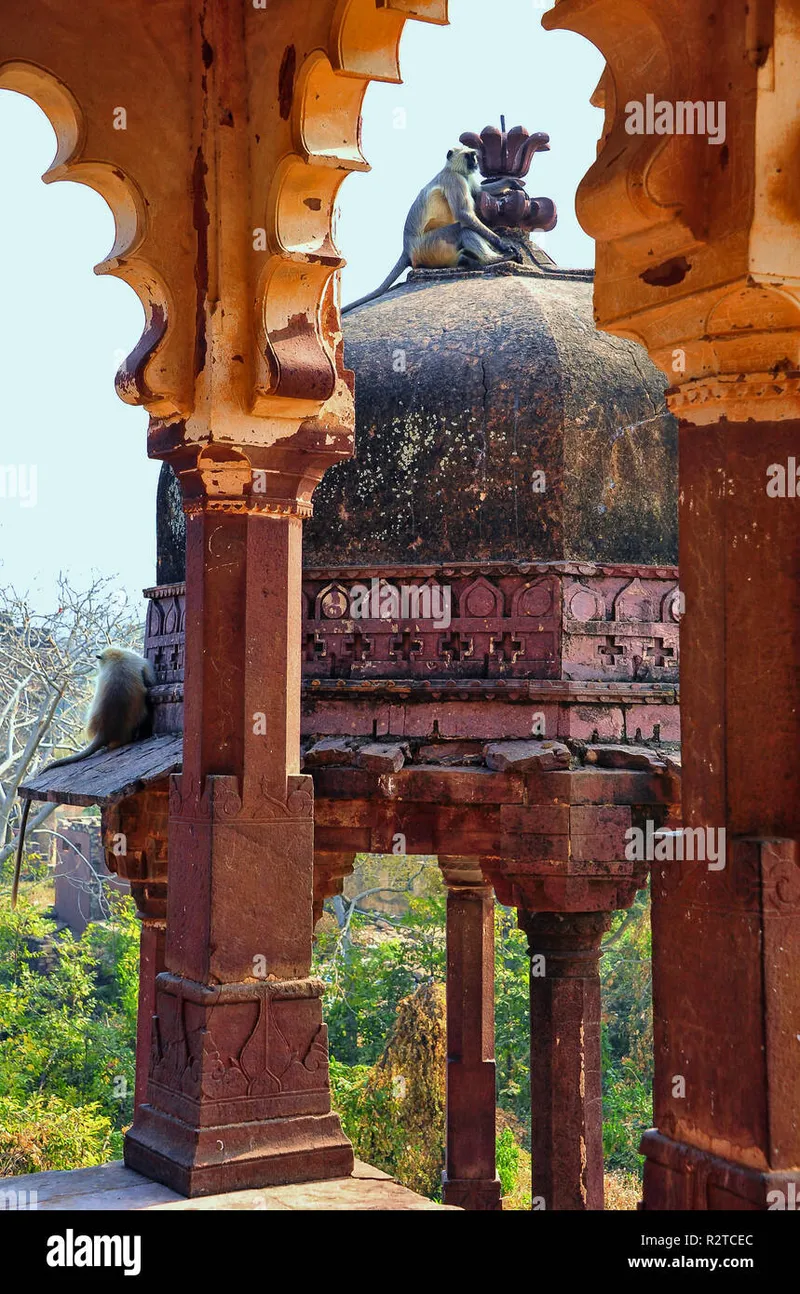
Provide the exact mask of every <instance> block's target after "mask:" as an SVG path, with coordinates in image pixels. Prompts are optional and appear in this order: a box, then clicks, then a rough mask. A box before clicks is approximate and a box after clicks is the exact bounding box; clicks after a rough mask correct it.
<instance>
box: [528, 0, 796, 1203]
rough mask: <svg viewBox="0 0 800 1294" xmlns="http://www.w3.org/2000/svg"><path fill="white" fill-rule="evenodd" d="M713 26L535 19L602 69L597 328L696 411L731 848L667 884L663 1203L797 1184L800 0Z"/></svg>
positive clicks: (690, 454)
mask: <svg viewBox="0 0 800 1294" xmlns="http://www.w3.org/2000/svg"><path fill="white" fill-rule="evenodd" d="M720 18H721V11H720V8H719V5H718V4H716V3H714V2H713V0H559V3H557V5H556V7H555V9H554V10H552V11H550V12H549V13H548V14H547V15H546V16H545V19H544V23H545V25H546V26H547V27H565V28H569V29H571V30H573V31H579V32H582V33H583V34H584V35H586V36H588V37H589V39H590V40H592V41H594V42H595V44H597V45H598V46H599V48H600V49H601V50H602V51H603V53H604V54H605V56H606V58H607V60H608V66H607V68H606V72H605V74H604V76H603V79H602V81H601V85H600V88H599V97H598V101H599V102H601V103H602V104H603V106H604V107H605V114H606V116H605V128H604V133H603V138H602V140H601V146H600V150H599V155H598V158H597V162H596V163H595V165H594V166H593V167H592V168H591V170H590V171H589V172H588V174H587V175H586V176H585V178H584V180H583V182H582V184H581V187H580V189H579V192H578V198H577V207H578V214H579V218H580V220H581V223H582V225H583V227H584V229H586V231H587V232H588V233H590V234H592V235H593V236H594V237H595V238H596V239H597V240H598V248H597V278H596V285H595V309H596V314H597V318H598V322H599V324H600V326H601V327H602V328H606V329H608V330H609V331H613V332H615V333H617V334H620V335H623V336H626V337H630V338H633V339H634V340H637V341H640V342H641V343H642V344H643V345H644V346H646V347H647V349H648V350H649V352H650V354H651V356H652V358H653V359H654V360H655V361H656V363H657V364H659V365H660V367H661V368H662V369H663V371H664V372H665V374H666V375H667V377H668V378H669V380H670V381H671V383H672V387H671V390H670V391H669V393H668V394H669V400H670V407H671V408H672V411H673V412H674V413H675V414H677V415H678V417H679V418H681V420H682V424H681V429H680V438H681V439H680V489H679V496H680V501H681V504H680V506H681V512H680V569H681V587H682V591H683V594H684V598H685V608H686V610H685V615H684V617H683V620H682V624H681V648H682V665H681V722H682V730H683V792H682V794H683V822H684V826H685V828H690V829H692V830H693V832H694V833H696V835H695V839H699V836H700V833H702V835H703V838H704V841H705V840H706V839H707V833H713V835H712V837H711V839H712V843H713V846H714V853H715V855H716V853H717V851H718V850H719V848H720V846H722V851H721V857H720V858H719V859H717V858H712V859H708V858H706V859H704V860H701V861H699V862H694V861H679V860H678V859H675V861H672V862H664V863H662V864H659V863H658V861H656V864H655V866H654V869H653V878H654V879H653V998H654V1016H655V1035H656V1050H655V1117H656V1125H657V1127H656V1130H654V1131H653V1132H652V1133H648V1134H647V1135H646V1136H645V1139H644V1143H643V1150H644V1152H645V1154H646V1155H647V1166H646V1171H645V1187H644V1207H645V1208H648V1209H650V1208H652V1209H671V1208H694V1209H727V1208H732V1207H735V1208H764V1207H777V1208H781V1207H783V1208H786V1207H791V1205H790V1203H789V1202H788V1201H789V1200H790V1199H791V1200H795V1199H796V1198H797V1186H798V1185H800V1118H798V1114H797V1111H798V1109H800V1065H798V1037H799V1036H800V981H799V980H798V966H799V965H800V957H798V952H799V951H800V879H799V868H800V862H799V861H798V848H799V846H798V842H800V762H799V761H798V750H799V749H800V669H799V668H798V655H800V594H799V593H798V590H800V565H799V564H798V554H799V553H800V503H799V502H798V499H799V498H800V480H798V472H797V465H798V461H799V460H800V453H799V452H798V450H799V448H800V376H798V375H799V374H800V276H799V275H798V267H800V205H798V202H797V193H796V168H795V167H793V166H792V165H791V164H790V162H789V159H790V158H792V157H794V154H795V150H796V140H797V135H798V131H799V130H800V103H798V97H797V74H796V68H797V65H798V59H800V29H799V28H798V22H797V4H796V2H795V0H751V3H749V4H746V5H741V6H738V7H737V6H727V7H726V9H725V16H724V21H720ZM701 109H702V112H700V110H701ZM689 115H691V118H692V126H691V127H690V128H689V127H688V117H689ZM722 832H724V833H725V836H724V841H723V838H722V836H721V835H720V833H722ZM687 849H688V846H687ZM694 857H697V854H696V853H695V854H694ZM709 862H711V864H712V865H711V866H709ZM787 1182H789V1183H791V1185H792V1187H793V1192H791V1193H790V1192H788V1189H787ZM776 1193H777V1194H776ZM781 1198H782V1200H783V1203H781Z"/></svg>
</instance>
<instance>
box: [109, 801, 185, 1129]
mask: <svg viewBox="0 0 800 1294" xmlns="http://www.w3.org/2000/svg"><path fill="white" fill-rule="evenodd" d="M168 800H169V793H168V791H167V787H166V784H164V785H163V786H162V785H161V784H158V785H154V786H151V787H150V788H148V790H147V791H143V792H141V793H140V794H138V795H130V796H128V797H127V798H126V799H124V800H120V801H119V802H118V803H117V804H113V805H111V806H109V807H108V808H107V809H104V811H103V847H104V850H105V857H106V865H107V867H108V870H109V871H110V872H115V873H116V874H117V876H120V877H122V879H123V880H126V881H127V882H128V883H129V885H130V887H131V896H132V898H133V900H134V902H135V904H136V910H137V913H138V915H139V920H140V921H141V923H142V930H141V936H140V940H139V1008H138V1014H137V1024H136V1088H135V1092H134V1109H138V1107H139V1106H140V1105H142V1104H143V1103H144V1102H145V1100H146V1099H147V1074H148V1068H149V1061H150V1045H151V1039H152V1028H153V1016H154V1015H155V1003H156V977H157V976H158V975H160V974H161V972H162V971H163V970H164V969H165V967H166V960H165V937H166V929H167V922H166V916H167V818H168Z"/></svg>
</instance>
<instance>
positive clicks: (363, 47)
mask: <svg viewBox="0 0 800 1294" xmlns="http://www.w3.org/2000/svg"><path fill="white" fill-rule="evenodd" d="M409 18H417V19H419V20H420V21H423V22H430V23H436V24H443V23H446V22H447V0H379V2H378V3H376V0H339V3H338V4H337V5H336V8H335V10H334V14H333V18H332V22H331V29H330V41H329V49H328V51H327V52H326V51H324V50H320V49H315V50H313V51H311V52H310V53H309V54H308V56H307V57H306V58H305V59H304V61H303V63H302V64H301V66H300V68H299V69H298V72H297V75H296V78H295V81H294V92H293V98H292V109H291V122H292V145H293V150H294V151H293V152H292V153H290V154H287V155H286V156H285V157H284V158H283V159H282V160H281V161H280V163H279V164H278V166H277V168H276V170H275V174H274V176H273V178H272V182H271V184H270V189H269V193H268V196H267V203H266V220H265V228H266V229H267V231H268V239H269V248H268V250H269V252H270V253H271V255H269V256H268V257H267V258H266V261H265V264H264V266H263V268H262V269H261V271H260V274H259V277H258V281H257V284H256V300H257V302H259V311H260V314H259V318H258V320H257V337H258V355H257V370H256V380H255V392H254V402H253V404H254V411H255V412H257V413H260V414H269V413H272V414H275V415H276V416H278V417H281V416H288V415H289V414H290V413H291V414H298V413H299V414H301V415H302V416H305V417H313V416H315V415H316V414H318V413H319V412H320V411H321V409H322V406H323V405H324V403H325V402H326V401H328V400H331V399H332V398H333V397H334V396H335V394H336V391H337V385H339V384H340V383H341V380H342V369H343V363H342V361H341V360H340V359H339V358H337V351H340V349H341V332H340V331H339V330H338V329H334V331H333V338H332V341H329V340H328V339H327V335H326V334H327V333H328V332H330V329H328V328H326V326H325V325H326V323H327V322H329V316H328V315H327V314H326V306H331V308H332V303H333V295H332V293H333V289H334V282H335V279H336V276H337V274H338V271H339V270H341V268H342V266H343V264H344V261H343V260H342V257H341V255H340V253H339V251H338V249H337V247H336V244H335V239H334V233H333V226H334V219H335V208H336V199H337V195H338V192H339V188H340V186H341V184H342V183H343V181H344V179H345V178H346V177H347V175H349V174H350V173H351V172H352V171H367V170H369V164H368V162H367V161H366V159H365V157H364V156H363V154H362V152H361V148H360V119H361V108H362V104H363V99H364V94H365V92H366V89H367V85H368V84H369V82H370V81H371V80H379V81H381V80H382V81H398V80H399V79H400V73H399V65H398V50H399V45H400V36H401V34H402V30H403V26H404V24H405V23H406V21H407V20H408V19H409Z"/></svg>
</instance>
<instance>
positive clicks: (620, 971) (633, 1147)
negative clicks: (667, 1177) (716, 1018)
mask: <svg viewBox="0 0 800 1294" xmlns="http://www.w3.org/2000/svg"><path fill="white" fill-rule="evenodd" d="M650 953H651V948H650V904H649V898H648V894H647V892H646V891H645V892H643V893H642V894H640V895H639V896H638V898H637V899H636V902H635V903H634V905H633V907H632V908H631V910H630V912H628V913H618V914H617V917H616V918H615V926H614V928H613V929H612V932H611V935H610V938H609V939H608V940H607V941H606V952H605V953H604V955H603V958H602V960H601V967H600V974H601V980H602V986H603V1024H602V1042H601V1045H602V1059H603V1150H604V1154H605V1164H606V1168H607V1169H616V1170H620V1171H622V1172H624V1173H627V1174H633V1175H634V1176H635V1177H636V1178H638V1179H641V1173H642V1159H641V1156H640V1155H639V1153H638V1152H639V1142H640V1140H641V1136H642V1133H643V1132H644V1131H645V1129H646V1128H649V1127H650V1126H651V1124H652V1119H653V1101H652V1085H653V1003H652V996H651V973H650Z"/></svg>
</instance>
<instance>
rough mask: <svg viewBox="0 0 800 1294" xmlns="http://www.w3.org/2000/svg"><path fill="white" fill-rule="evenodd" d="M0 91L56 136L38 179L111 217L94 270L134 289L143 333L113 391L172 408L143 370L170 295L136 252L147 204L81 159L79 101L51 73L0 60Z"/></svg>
mask: <svg viewBox="0 0 800 1294" xmlns="http://www.w3.org/2000/svg"><path fill="white" fill-rule="evenodd" d="M0 89H3V90H15V91H16V92H17V93H18V94H24V95H25V96H26V97H27V98H29V99H32V100H33V101H34V103H36V104H38V106H39V107H40V108H41V109H42V111H43V112H44V114H45V115H46V117H47V118H48V120H49V121H50V124H51V125H52V127H53V130H54V131H55V134H56V154H55V157H54V158H53V161H52V162H51V164H50V166H49V167H48V169H47V170H46V171H45V173H44V175H43V176H42V179H43V180H44V182H45V184H53V183H57V182H58V181H60V180H72V181H74V182H76V183H78V184H85V185H86V186H87V187H88V188H90V189H93V190H94V191H95V192H96V193H99V194H100V197H101V198H103V199H104V200H105V202H106V203H107V204H108V206H109V208H110V210H111V214H112V216H113V218H114V231H115V234H114V245H113V247H112V248H111V250H110V252H109V253H108V255H107V256H106V257H104V258H103V260H102V261H100V262H98V264H97V265H96V266H95V274H112V275H114V277H115V278H119V279H122V280H123V282H125V283H127V284H128V286H129V287H131V288H133V290H134V292H135V293H136V295H137V296H138V298H139V300H140V301H141V303H142V306H143V309H144V315H145V326H144V332H143V333H142V336H141V337H140V339H139V341H138V342H137V344H136V346H135V347H134V349H133V350H132V351H131V353H130V355H129V356H128V358H127V359H126V360H125V362H124V363H123V364H122V365H121V367H120V369H119V371H118V373H117V376H116V389H117V393H118V394H119V396H120V398H121V399H122V400H124V401H125V403H126V404H146V405H147V406H148V408H149V409H150V411H151V412H154V413H159V412H169V413H171V412H173V411H174V407H175V406H174V401H173V400H172V399H170V398H166V399H164V398H163V397H161V398H159V397H157V396H156V394H155V392H154V391H153V390H152V389H151V388H150V387H149V385H148V383H147V378H146V370H147V367H148V365H149V363H150V361H151V360H152V359H153V357H154V355H155V353H156V351H157V350H158V349H159V347H160V345H161V343H162V341H163V338H164V336H165V334H166V330H167V325H168V317H169V310H168V300H169V293H168V291H167V287H166V284H165V283H164V281H163V279H162V278H161V277H160V275H159V274H158V273H157V272H156V271H155V269H154V268H153V266H152V265H150V264H149V263H148V261H147V260H145V258H144V257H142V256H140V255H138V251H139V248H140V247H141V245H142V243H143V241H144V238H145V235H146V231H147V204H146V202H145V200H144V196H143V194H142V193H141V191H140V189H139V186H138V185H137V184H136V182H135V180H133V179H132V178H131V177H130V176H129V175H127V174H126V173H125V172H124V171H123V169H122V168H121V167H120V166H117V165H115V164H114V163H111V162H99V161H93V160H91V159H88V158H87V159H83V158H81V153H82V151H83V148H84V144H85V138H86V129H85V122H84V116H83V112H82V110H81V107H80V104H79V103H78V101H77V99H76V98H75V96H74V95H73V94H72V92H71V91H70V90H69V89H68V87H67V86H66V85H65V84H64V83H63V82H62V81H60V80H59V79H58V77H56V76H54V75H53V73H52V72H49V71H47V70H46V69H45V68H42V67H40V66H39V65H38V64H36V63H31V62H28V61H25V60H10V61H8V62H5V63H3V64H0Z"/></svg>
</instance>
